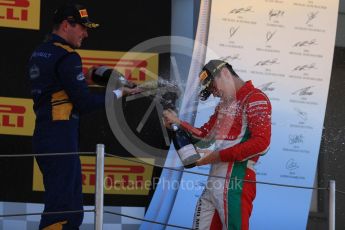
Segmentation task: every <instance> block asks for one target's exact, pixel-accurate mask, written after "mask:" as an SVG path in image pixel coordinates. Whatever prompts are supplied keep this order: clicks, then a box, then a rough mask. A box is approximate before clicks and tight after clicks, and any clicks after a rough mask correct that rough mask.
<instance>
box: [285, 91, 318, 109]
mask: <svg viewBox="0 0 345 230" xmlns="http://www.w3.org/2000/svg"><path fill="white" fill-rule="evenodd" d="M314 87H315V86H307V87H303V88H300V89H297V90H295V91H292V93H291V95H292V96H293V98H291V99H290V102H292V103H301V104H310V105H318V102H316V101H312V100H313V97H312V96H313V95H314V94H315V88H314Z"/></svg>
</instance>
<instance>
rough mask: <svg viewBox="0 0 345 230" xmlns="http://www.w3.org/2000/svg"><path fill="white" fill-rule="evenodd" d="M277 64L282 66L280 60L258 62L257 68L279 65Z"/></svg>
mask: <svg viewBox="0 0 345 230" xmlns="http://www.w3.org/2000/svg"><path fill="white" fill-rule="evenodd" d="M277 64H280V63H279V61H278V58H273V59H267V60H262V61H258V62H257V63H256V64H255V66H271V65H277Z"/></svg>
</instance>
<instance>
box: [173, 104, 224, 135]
mask: <svg viewBox="0 0 345 230" xmlns="http://www.w3.org/2000/svg"><path fill="white" fill-rule="evenodd" d="M217 114H218V106H217V107H216V109H215V112H214V113H213V115H211V117H210V118H209V120H208V121H207V122H206V123H205V124H204V125H203V126H201V127H200V128H195V127H194V126H192V125H190V124H189V123H187V122H185V121H182V122H181V123H180V125H181V127H182V128H183V129H184V130H186V131H187V132H189V133H191V134H192V135H193V136H194V137H196V138H204V137H206V136H207V135H208V134H209V133H210V131H211V130H212V128H213V126H214V125H215V123H216V120H217Z"/></svg>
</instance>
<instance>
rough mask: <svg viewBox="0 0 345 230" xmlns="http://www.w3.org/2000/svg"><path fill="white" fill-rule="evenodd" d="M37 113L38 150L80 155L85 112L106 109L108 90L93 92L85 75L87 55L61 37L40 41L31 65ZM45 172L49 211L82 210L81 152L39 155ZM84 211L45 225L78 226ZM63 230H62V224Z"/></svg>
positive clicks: (51, 218)
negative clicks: (102, 92)
mask: <svg viewBox="0 0 345 230" xmlns="http://www.w3.org/2000/svg"><path fill="white" fill-rule="evenodd" d="M28 77H29V78H30V82H31V94H32V97H33V100H34V111H35V114H36V124H35V131H34V135H33V139H32V141H33V152H34V153H37V154H42V153H77V152H78V139H79V137H78V136H79V133H78V132H79V115H81V114H83V113H85V112H90V111H93V110H95V109H100V108H104V104H105V102H104V101H105V98H104V94H91V93H90V92H89V90H88V86H87V83H86V81H85V78H84V75H83V73H82V63H81V58H80V56H79V54H78V53H77V52H75V50H74V49H73V48H72V47H71V46H70V45H69V44H67V43H66V41H64V39H62V38H61V37H59V36H57V35H54V34H52V36H51V38H50V39H49V40H48V41H46V42H44V43H42V44H41V45H39V46H38V47H37V48H36V49H35V50H34V52H33V53H32V55H31V58H30V60H29V63H28ZM36 161H37V163H38V165H39V168H40V170H41V172H42V174H43V183H44V188H45V194H44V202H45V207H44V212H60V211H72V210H82V209H83V200H82V198H83V197H82V181H81V165H80V159H79V155H63V156H56V155H53V154H52V155H50V156H38V157H36ZM82 220H83V213H82V212H80V213H70V214H54V215H42V218H41V222H40V229H43V228H45V227H47V226H56V225H59V226H60V227H61V226H63V229H78V227H79V225H80V224H81V223H82ZM58 229H59V228H58Z"/></svg>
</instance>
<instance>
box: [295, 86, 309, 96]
mask: <svg viewBox="0 0 345 230" xmlns="http://www.w3.org/2000/svg"><path fill="white" fill-rule="evenodd" d="M313 87H314V86H307V87H304V88H302V89H298V90H296V91H294V92H293V93H292V95H298V96H301V97H302V96H311V95H313V94H314V91H312V90H311V88H313Z"/></svg>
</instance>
